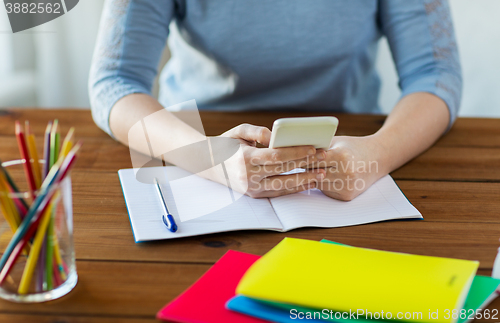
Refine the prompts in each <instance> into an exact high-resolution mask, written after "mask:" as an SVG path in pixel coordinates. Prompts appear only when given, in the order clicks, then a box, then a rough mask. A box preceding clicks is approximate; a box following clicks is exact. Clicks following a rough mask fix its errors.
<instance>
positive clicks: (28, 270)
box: [17, 193, 59, 295]
mask: <svg viewBox="0 0 500 323" xmlns="http://www.w3.org/2000/svg"><path fill="white" fill-rule="evenodd" d="M58 198H59V193H56V195H55V196H54V198H53V200H52V202H51V203H50V204H49V206H48V208H47V210H45V213H44V214H43V218H42V221H41V222H40V226H39V228H38V230H37V232H36V235H35V239H34V240H33V247H32V248H31V251H30V254H29V256H28V260H27V261H26V266H25V267H24V271H23V276H22V277H21V283H20V284H19V289H18V291H17V292H18V293H19V294H20V295H23V294H27V293H28V291H29V287H30V285H31V279H32V278H33V273H34V271H35V267H36V264H37V261H38V256H39V255H40V249H41V248H42V243H43V239H44V237H45V231H47V226H48V225H49V221H50V218H51V215H52V208H53V207H54V204H55V203H57V200H58Z"/></svg>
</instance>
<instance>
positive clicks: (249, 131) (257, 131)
mask: <svg viewBox="0 0 500 323" xmlns="http://www.w3.org/2000/svg"><path fill="white" fill-rule="evenodd" d="M223 135H226V136H229V137H232V138H236V139H243V140H246V141H249V142H258V143H259V144H261V145H263V146H266V147H268V146H269V141H270V140H271V130H269V129H268V128H266V127H259V126H254V125H251V124H246V123H244V124H240V125H239V126H237V127H235V128H233V129H231V130H229V131H227V132H226V133H224V134H223Z"/></svg>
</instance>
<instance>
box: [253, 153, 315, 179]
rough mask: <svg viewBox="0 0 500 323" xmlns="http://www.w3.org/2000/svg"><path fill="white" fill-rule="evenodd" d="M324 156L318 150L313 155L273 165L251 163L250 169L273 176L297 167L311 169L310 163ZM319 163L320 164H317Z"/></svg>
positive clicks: (263, 174)
mask: <svg viewBox="0 0 500 323" xmlns="http://www.w3.org/2000/svg"><path fill="white" fill-rule="evenodd" d="M323 158H324V152H323V153H322V152H319V153H316V154H315V155H312V156H307V157H305V158H302V159H298V160H292V161H289V162H286V163H281V164H273V165H252V166H253V167H252V171H251V172H254V173H258V174H260V175H262V176H266V177H268V176H273V175H279V174H282V173H286V172H289V171H292V170H294V169H297V168H308V169H313V167H310V165H313V164H314V165H317V162H318V160H320V159H323ZM319 165H321V164H319ZM317 168H324V167H317Z"/></svg>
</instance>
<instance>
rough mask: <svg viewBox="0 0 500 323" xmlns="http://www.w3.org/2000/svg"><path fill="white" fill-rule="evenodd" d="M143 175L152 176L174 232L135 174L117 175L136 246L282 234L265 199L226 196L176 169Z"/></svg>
mask: <svg viewBox="0 0 500 323" xmlns="http://www.w3.org/2000/svg"><path fill="white" fill-rule="evenodd" d="M216 167H221V165H218V166H216ZM141 171H144V168H143V169H141ZM221 171H222V169H221ZM147 172H150V173H151V174H153V175H154V176H153V175H152V176H151V178H152V177H156V178H158V181H159V183H160V185H161V187H162V189H163V193H164V194H165V199H166V201H167V206H168V208H169V211H170V213H171V214H172V215H173V217H174V219H175V221H176V223H177V225H178V230H177V232H175V233H172V232H170V231H169V230H168V229H167V228H166V226H165V225H164V224H163V222H162V219H161V216H162V214H163V211H162V207H161V204H160V200H159V198H158V196H157V192H156V190H155V187H154V185H153V184H146V183H142V182H141V181H138V180H137V179H136V176H135V171H134V169H122V170H120V171H119V172H118V174H119V177H120V182H121V185H122V189H123V194H124V197H125V201H126V204H127V209H128V213H129V217H130V223H131V225H132V230H133V232H134V238H135V240H136V242H139V241H148V240H159V239H173V238H181V237H187V236H195V235H201V234H207V233H215V232H224V231H234V230H247V229H272V230H281V229H282V225H281V223H280V221H279V219H278V218H277V216H276V214H275V213H274V210H273V208H272V206H271V204H270V203H269V200H268V199H252V198H250V197H248V196H246V195H242V194H239V193H237V192H234V191H232V192H231V191H230V190H229V188H228V187H226V186H224V185H221V184H218V183H215V182H212V181H210V180H207V179H204V178H201V177H199V176H197V175H193V174H190V173H189V172H186V171H185V170H183V169H181V168H178V167H173V166H169V167H151V168H148V169H147ZM142 175H144V173H143V174H142ZM141 178H142V177H141ZM169 178H170V179H174V180H171V181H169V180H168V179H169Z"/></svg>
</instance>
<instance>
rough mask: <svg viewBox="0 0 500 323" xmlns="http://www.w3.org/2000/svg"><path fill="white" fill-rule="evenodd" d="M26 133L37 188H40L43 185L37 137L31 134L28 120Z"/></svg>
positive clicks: (25, 127) (25, 128)
mask: <svg viewBox="0 0 500 323" xmlns="http://www.w3.org/2000/svg"><path fill="white" fill-rule="evenodd" d="M24 131H25V132H26V141H27V143H28V151H29V154H30V157H31V167H32V169H33V175H34V177H35V185H36V188H37V189H38V188H40V185H42V171H41V169H40V162H39V159H38V151H37V149H36V140H35V135H34V134H32V133H31V129H30V124H29V121H27V120H26V122H25V126H24Z"/></svg>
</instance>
